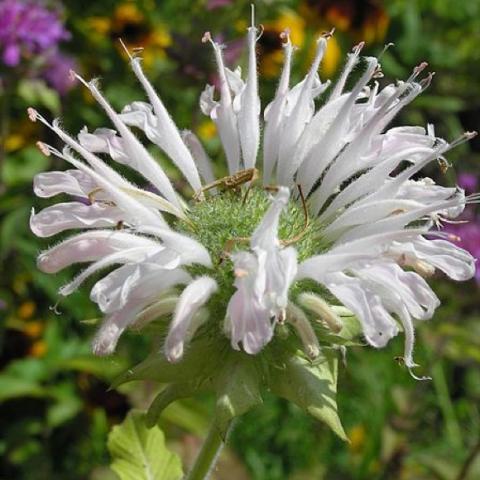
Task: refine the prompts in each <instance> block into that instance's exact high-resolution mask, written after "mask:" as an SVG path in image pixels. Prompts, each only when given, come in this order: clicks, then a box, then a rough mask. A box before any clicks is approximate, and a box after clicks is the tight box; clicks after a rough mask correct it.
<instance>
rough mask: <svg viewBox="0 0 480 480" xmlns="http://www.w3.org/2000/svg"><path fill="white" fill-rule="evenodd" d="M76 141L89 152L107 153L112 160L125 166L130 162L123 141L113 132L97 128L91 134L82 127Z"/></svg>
mask: <svg viewBox="0 0 480 480" xmlns="http://www.w3.org/2000/svg"><path fill="white" fill-rule="evenodd" d="M78 141H79V142H80V144H81V145H82V146H83V147H85V148H86V149H87V150H88V151H89V152H92V153H108V154H109V155H110V157H111V158H112V159H113V160H115V161H116V162H119V163H122V164H125V165H128V164H129V162H130V160H129V158H128V157H127V155H126V154H125V147H124V145H123V140H122V138H120V137H119V136H117V132H116V131H115V130H111V129H110V128H97V129H96V130H95V131H94V132H93V133H89V132H88V130H87V127H84V128H83V129H82V130H81V131H80V133H79V134H78Z"/></svg>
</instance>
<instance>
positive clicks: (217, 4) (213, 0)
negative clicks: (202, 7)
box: [207, 0, 232, 10]
mask: <svg viewBox="0 0 480 480" xmlns="http://www.w3.org/2000/svg"><path fill="white" fill-rule="evenodd" d="M231 3H232V0H208V2H207V10H215V9H216V8H222V7H226V6H228V5H230V4H231Z"/></svg>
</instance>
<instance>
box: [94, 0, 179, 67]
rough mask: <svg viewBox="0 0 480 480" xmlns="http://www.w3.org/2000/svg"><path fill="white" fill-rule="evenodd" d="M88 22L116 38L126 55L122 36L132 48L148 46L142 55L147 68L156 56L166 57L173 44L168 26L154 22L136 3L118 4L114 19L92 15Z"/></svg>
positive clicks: (103, 32)
mask: <svg viewBox="0 0 480 480" xmlns="http://www.w3.org/2000/svg"><path fill="white" fill-rule="evenodd" d="M87 23H88V25H89V28H90V29H91V30H92V31H93V32H94V33H96V34H98V35H100V36H102V37H108V38H109V41H114V42H115V44H116V45H117V48H118V50H119V51H120V53H121V54H122V55H125V52H124V50H123V48H122V47H121V46H120V45H119V44H118V42H117V39H119V38H121V39H122V41H123V42H124V43H125V45H127V47H128V48H129V49H134V48H144V49H145V51H144V52H143V53H142V57H143V63H144V65H145V66H146V67H148V66H150V65H152V64H153V63H154V61H155V59H158V58H164V57H165V49H166V48H167V47H168V46H170V45H171V43H172V40H171V37H170V32H169V31H168V29H167V28H166V27H165V26H164V25H163V24H153V22H150V21H149V19H148V18H147V17H146V16H145V14H144V13H143V12H142V11H141V10H140V9H139V7H138V6H137V4H136V3H134V2H127V3H122V4H120V5H118V6H117V8H116V9H115V11H114V12H113V16H112V18H111V19H109V18H106V17H92V18H90V19H89V20H88V21H87Z"/></svg>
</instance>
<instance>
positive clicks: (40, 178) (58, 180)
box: [33, 170, 97, 198]
mask: <svg viewBox="0 0 480 480" xmlns="http://www.w3.org/2000/svg"><path fill="white" fill-rule="evenodd" d="M73 172H75V174H73ZM96 186H97V185H96V184H95V182H93V181H92V179H91V178H90V177H89V176H88V175H85V174H84V173H83V172H80V171H78V170H67V171H66V172H42V173H38V174H37V175H35V177H34V179H33V191H34V192H35V195H37V197H42V198H50V197H53V196H55V195H58V194H60V193H67V194H68V195H74V196H76V197H87V196H88V194H89V193H90V192H91V191H92V190H93V189H95V188H96Z"/></svg>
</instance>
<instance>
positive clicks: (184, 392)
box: [145, 382, 210, 428]
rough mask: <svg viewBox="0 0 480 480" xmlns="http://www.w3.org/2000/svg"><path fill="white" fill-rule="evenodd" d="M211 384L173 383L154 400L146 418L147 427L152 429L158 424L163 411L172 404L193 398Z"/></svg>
mask: <svg viewBox="0 0 480 480" xmlns="http://www.w3.org/2000/svg"><path fill="white" fill-rule="evenodd" d="M205 383H208V384H210V382H203V383H199V382H188V383H173V384H171V385H168V386H167V387H165V388H164V389H163V390H162V391H161V392H160V393H159V394H158V395H157V396H156V397H155V399H154V400H153V402H152V403H151V405H150V408H149V409H148V412H147V415H146V417H145V422H146V425H147V427H149V428H150V427H152V426H153V425H155V424H156V423H157V422H158V418H159V417H160V415H161V414H162V412H163V410H164V409H165V408H166V407H168V406H169V405H170V404H171V403H173V402H175V401H176V400H180V399H182V398H188V397H193V396H194V395H195V394H196V393H198V392H199V391H202V390H204V389H205V388H206V387H208V385H205Z"/></svg>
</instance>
